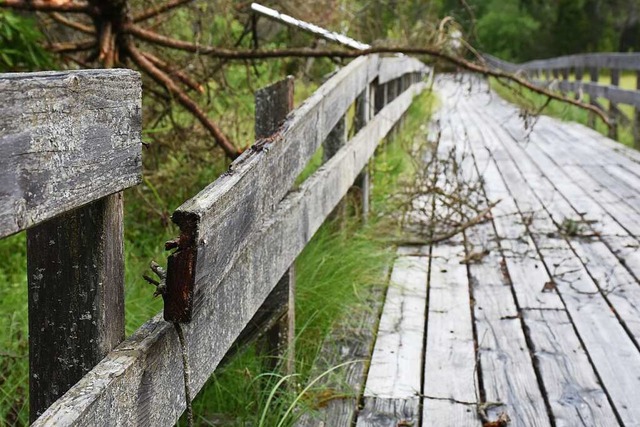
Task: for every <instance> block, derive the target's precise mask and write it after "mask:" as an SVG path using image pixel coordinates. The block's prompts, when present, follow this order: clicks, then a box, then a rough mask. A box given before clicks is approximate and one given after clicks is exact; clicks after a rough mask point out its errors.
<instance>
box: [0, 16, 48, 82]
mask: <svg viewBox="0 0 640 427" xmlns="http://www.w3.org/2000/svg"><path fill="white" fill-rule="evenodd" d="M41 42H42V34H41V33H40V31H38V30H37V28H36V25H35V22H34V21H33V20H32V19H29V18H25V17H23V16H20V15H17V14H15V13H13V12H10V11H8V10H4V9H0V72H9V71H28V70H43V69H47V68H51V67H52V61H51V57H50V56H49V55H48V54H47V52H46V51H45V50H44V49H43V48H42V46H41Z"/></svg>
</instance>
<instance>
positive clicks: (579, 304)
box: [483, 104, 640, 424]
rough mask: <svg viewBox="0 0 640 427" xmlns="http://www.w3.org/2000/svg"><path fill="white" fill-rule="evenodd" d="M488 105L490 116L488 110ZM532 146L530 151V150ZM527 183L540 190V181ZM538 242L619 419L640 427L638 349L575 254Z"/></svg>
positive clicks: (563, 245)
mask: <svg viewBox="0 0 640 427" xmlns="http://www.w3.org/2000/svg"><path fill="white" fill-rule="evenodd" d="M483 105H484V108H485V112H486V110H487V106H486V104H483ZM496 110H497V109H495V108H494V109H492V111H491V114H492V117H504V116H505V113H502V112H499V111H496ZM501 142H502V143H503V146H504V147H505V148H507V149H508V151H509V150H512V149H513V150H523V147H521V146H518V145H516V144H513V142H511V143H509V141H501ZM531 146H532V145H529V146H527V150H528V149H529V147H531ZM513 152H516V151H513ZM514 161H515V162H517V164H518V166H520V165H521V164H522V163H523V162H526V161H527V159H526V157H525V158H522V157H521V156H520V157H518V158H516V159H514ZM498 167H500V164H498ZM544 173H545V174H546V173H548V169H546V168H545V169H544ZM525 178H526V179H527V182H528V183H529V184H530V185H531V186H532V188H534V189H535V176H531V177H525ZM531 178H533V179H531ZM511 183H512V181H511V180H505V184H506V185H507V187H510V186H511ZM512 195H513V196H514V198H515V199H516V200H517V201H518V203H519V202H520V200H521V197H522V196H521V195H520V193H519V192H516V191H513V190H512ZM542 207H544V206H542ZM533 226H535V223H534V224H533ZM535 231H536V230H535V229H534V232H535ZM534 239H535V240H536V244H537V247H538V250H539V251H540V253H541V255H542V257H543V261H544V262H545V265H546V267H547V270H548V271H549V273H550V274H551V276H552V278H553V280H554V283H555V284H556V288H557V290H558V291H559V292H560V294H561V295H562V296H563V301H564V302H565V304H566V307H567V311H568V313H569V315H570V317H571V319H572V321H573V323H574V325H575V328H576V331H577V332H578V334H579V336H580V338H581V340H582V342H583V343H584V345H585V347H586V350H587V352H588V354H589V356H590V358H591V361H592V363H593V365H594V367H595V369H596V371H597V373H598V375H599V377H600V379H601V381H602V383H603V384H604V386H605V388H606V391H607V393H608V394H609V395H610V396H611V399H612V401H613V404H614V406H615V408H616V411H617V413H618V415H619V416H620V419H621V420H622V421H623V422H624V423H625V424H626V423H630V424H634V423H637V422H638V416H639V415H638V411H636V410H635V409H633V408H632V404H631V403H630V401H629V399H630V397H629V396H630V395H631V394H633V391H632V390H633V389H637V387H638V384H637V382H638V381H640V379H638V378H640V377H637V376H635V375H628V373H629V372H640V365H639V364H640V355H639V354H638V350H637V348H636V347H635V345H634V343H633V342H632V340H631V339H630V338H629V336H628V335H627V333H626V332H625V330H624V329H623V328H622V326H621V325H620V323H619V321H618V319H617V318H616V317H615V316H614V314H613V313H611V311H610V310H609V309H608V304H607V302H606V301H605V300H604V298H602V295H601V294H599V293H598V288H597V286H596V285H595V283H594V282H593V280H592V279H591V278H590V277H589V275H588V274H587V272H586V270H585V269H584V266H582V265H581V263H580V260H579V259H578V258H577V257H576V256H575V254H574V253H573V252H572V250H571V249H570V246H569V245H568V243H567V241H565V240H562V239H550V238H548V237H547V236H546V232H545V233H544V234H543V233H540V234H534ZM619 366H626V370H625V371H626V372H621V371H620V370H619V369H617V368H616V367H619Z"/></svg>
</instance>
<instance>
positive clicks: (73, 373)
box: [0, 70, 142, 421]
mask: <svg viewBox="0 0 640 427" xmlns="http://www.w3.org/2000/svg"><path fill="white" fill-rule="evenodd" d="M0 93H2V96H3V102H2V103H0V129H2V134H1V135H0V238H1V237H4V236H6V235H9V234H12V233H15V232H17V231H20V230H23V229H27V272H28V284H29V292H28V301H29V390H30V391H29V393H30V396H29V397H30V399H29V400H30V419H31V421H35V420H36V418H38V416H39V415H40V414H42V413H43V412H44V411H45V410H46V409H47V408H48V407H49V406H50V405H51V404H52V403H53V402H55V401H56V400H57V399H58V398H59V397H61V396H62V395H63V394H64V393H65V392H66V391H67V390H68V389H69V388H71V387H72V386H73V385H74V384H75V383H76V382H78V381H79V380H80V379H81V378H82V377H83V376H84V375H85V374H86V373H87V372H89V371H90V370H91V369H92V368H93V367H94V366H95V365H96V364H97V363H98V362H100V360H102V359H103V358H104V356H106V355H107V354H108V353H109V351H111V350H112V349H113V348H114V347H115V346H116V345H117V344H119V343H120V342H121V341H122V340H123V339H124V249H123V218H122V217H123V206H122V193H121V191H122V190H123V189H125V188H128V187H131V186H132V185H134V184H136V183H138V182H139V181H140V175H141V169H142V168H141V143H140V136H141V123H142V120H141V109H142V108H141V107H142V106H141V81H140V76H139V74H138V73H135V72H133V71H130V70H87V71H71V72H43V73H24V74H6V75H4V74H3V75H0Z"/></svg>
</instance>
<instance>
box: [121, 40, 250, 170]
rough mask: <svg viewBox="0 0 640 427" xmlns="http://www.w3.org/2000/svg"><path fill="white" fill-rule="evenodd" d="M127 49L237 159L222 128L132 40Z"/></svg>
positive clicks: (139, 64)
mask: <svg viewBox="0 0 640 427" xmlns="http://www.w3.org/2000/svg"><path fill="white" fill-rule="evenodd" d="M126 48H127V50H128V52H129V55H130V56H131V59H133V61H134V62H135V63H136V65H138V67H140V69H141V70H142V71H144V72H145V73H147V74H148V75H149V76H150V77H151V78H152V79H154V80H155V81H156V82H157V83H158V84H161V85H163V86H165V87H166V88H167V90H168V91H169V92H170V93H171V94H172V95H173V96H175V98H176V99H177V100H178V102H180V104H181V105H182V106H183V107H185V108H186V109H187V110H188V111H189V112H190V113H191V114H193V115H194V116H195V117H196V118H197V119H198V121H200V123H202V125H203V126H204V127H205V128H206V129H207V130H208V131H209V133H211V135H212V136H213V138H214V139H215V140H216V142H217V143H218V145H219V146H220V147H221V148H222V149H223V150H224V152H225V154H226V155H227V156H228V157H229V158H231V159H235V158H236V157H238V155H239V154H240V153H239V151H238V149H236V148H235V147H234V146H233V144H231V142H230V141H229V140H228V139H227V137H226V136H225V135H224V134H223V133H222V131H221V130H220V128H218V126H217V125H216V124H215V123H214V122H212V121H211V120H210V119H209V118H208V117H207V115H206V113H205V112H204V111H202V109H200V107H199V106H198V104H196V103H195V102H194V101H193V100H192V99H191V98H189V96H188V95H187V94H185V93H184V92H183V91H182V90H181V89H180V88H179V87H178V85H177V84H176V83H175V82H174V81H173V79H171V77H169V76H168V75H167V74H165V73H164V72H163V71H162V70H160V69H159V68H157V67H156V66H155V65H153V63H151V61H149V60H148V59H147V58H146V57H145V56H144V55H143V54H142V53H141V52H140V51H139V50H138V49H137V48H136V47H135V45H134V44H133V42H131V40H129V41H127V44H126Z"/></svg>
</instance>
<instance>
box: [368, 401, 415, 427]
mask: <svg viewBox="0 0 640 427" xmlns="http://www.w3.org/2000/svg"><path fill="white" fill-rule="evenodd" d="M419 400H420V399H419V398H418V397H414V398H407V399H389V398H383V397H369V398H365V400H364V402H365V406H364V408H362V409H361V410H360V413H359V414H358V422H357V424H356V426H357V427H398V426H417V425H418V420H419V414H418V407H419V404H420V402H419Z"/></svg>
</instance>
